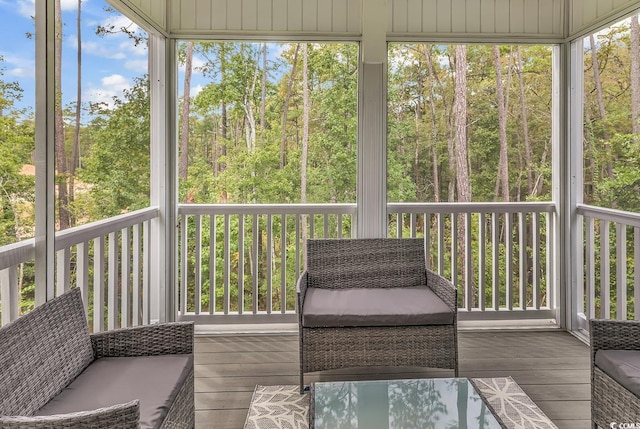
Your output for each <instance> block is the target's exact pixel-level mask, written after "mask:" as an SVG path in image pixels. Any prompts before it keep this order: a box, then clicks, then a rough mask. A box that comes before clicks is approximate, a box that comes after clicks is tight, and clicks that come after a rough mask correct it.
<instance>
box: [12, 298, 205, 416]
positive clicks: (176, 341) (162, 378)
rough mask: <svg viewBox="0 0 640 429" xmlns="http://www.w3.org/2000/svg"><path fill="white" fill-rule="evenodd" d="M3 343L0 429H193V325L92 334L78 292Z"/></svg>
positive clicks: (23, 321)
mask: <svg viewBox="0 0 640 429" xmlns="http://www.w3.org/2000/svg"><path fill="white" fill-rule="evenodd" d="M0 344H1V345H2V347H0V428H72V427H73V428H192V427H194V417H195V410H194V388H193V324H192V323H166V324H157V325H150V326H142V327H134V328H125V329H119V330H113V331H108V332H103V333H98V334H89V332H88V330H87V323H86V319H85V312H84V308H83V304H82V299H81V295H80V290H79V289H77V288H76V289H72V290H71V291H69V292H67V293H65V294H63V295H61V296H60V297H57V298H55V299H53V300H51V301H48V302H46V303H45V304H43V305H40V306H38V307H36V308H35V309H34V310H33V311H31V312H30V313H28V314H26V315H24V316H22V317H20V318H19V319H17V320H16V321H14V322H12V323H10V324H8V325H6V326H4V327H3V328H2V329H0Z"/></svg>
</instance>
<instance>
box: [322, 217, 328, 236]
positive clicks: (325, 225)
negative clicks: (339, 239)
mask: <svg viewBox="0 0 640 429" xmlns="http://www.w3.org/2000/svg"><path fill="white" fill-rule="evenodd" d="M322 226H323V229H322V233H323V234H324V235H323V238H329V215H328V214H327V213H325V214H324V215H323V216H322Z"/></svg>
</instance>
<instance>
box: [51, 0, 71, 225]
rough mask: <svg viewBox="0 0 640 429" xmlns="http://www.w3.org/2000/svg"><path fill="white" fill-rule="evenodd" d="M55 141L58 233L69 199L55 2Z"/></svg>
mask: <svg viewBox="0 0 640 429" xmlns="http://www.w3.org/2000/svg"><path fill="white" fill-rule="evenodd" d="M54 6H55V33H56V37H55V44H54V55H55V95H56V99H55V134H56V135H55V141H56V144H55V146H56V164H57V166H56V167H57V170H58V177H57V180H56V181H57V183H58V221H59V228H60V231H62V230H63V229H67V228H69V199H68V196H67V154H66V153H65V144H64V141H65V136H64V119H63V117H62V113H63V112H62V9H61V6H60V0H55V5H54Z"/></svg>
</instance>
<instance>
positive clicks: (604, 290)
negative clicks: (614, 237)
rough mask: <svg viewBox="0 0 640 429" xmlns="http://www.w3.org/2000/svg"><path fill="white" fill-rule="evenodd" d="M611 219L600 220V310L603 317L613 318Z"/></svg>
mask: <svg viewBox="0 0 640 429" xmlns="http://www.w3.org/2000/svg"><path fill="white" fill-rule="evenodd" d="M609 254H610V253H609V221H607V220H602V221H600V312H601V317H602V318H603V319H610V318H611V305H610V302H609V301H610V296H611V295H610V289H609V280H610V277H611V261H610V260H609Z"/></svg>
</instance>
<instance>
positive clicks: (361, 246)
mask: <svg viewBox="0 0 640 429" xmlns="http://www.w3.org/2000/svg"><path fill="white" fill-rule="evenodd" d="M425 268H426V267H425V251H424V241H423V240H422V239H419V238H411V239H409V238H401V239H398V238H359V239H324V240H319V239H310V240H308V241H307V273H308V286H309V287H318V288H327V289H342V288H371V287H381V288H387V287H412V286H425V285H426V270H425Z"/></svg>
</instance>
